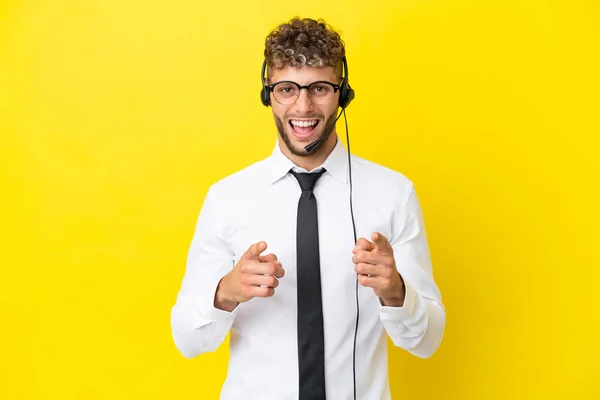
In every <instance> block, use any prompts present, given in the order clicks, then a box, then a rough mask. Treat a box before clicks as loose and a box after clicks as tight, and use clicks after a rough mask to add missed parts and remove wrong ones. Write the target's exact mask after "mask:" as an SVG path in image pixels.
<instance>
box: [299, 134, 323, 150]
mask: <svg viewBox="0 0 600 400" xmlns="http://www.w3.org/2000/svg"><path fill="white" fill-rule="evenodd" d="M323 137H324V136H321V137H320V138H318V139H317V140H315V141H314V142H312V143H311V144H309V145H306V146H304V150H306V151H307V152H308V153H310V152H311V151H312V149H314V148H315V147H316V146H317V145H318V144H319V143H321V142H322V141H323Z"/></svg>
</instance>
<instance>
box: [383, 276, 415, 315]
mask: <svg viewBox="0 0 600 400" xmlns="http://www.w3.org/2000/svg"><path fill="white" fill-rule="evenodd" d="M404 288H405V290H406V293H405V295H404V304H403V305H402V307H391V306H384V305H382V304H381V299H379V315H380V317H381V320H382V321H383V322H385V321H393V322H402V321H410V320H412V319H414V317H415V310H416V309H417V305H418V303H419V296H418V295H417V292H416V291H415V290H414V289H413V287H412V286H410V285H409V284H408V283H406V282H404Z"/></svg>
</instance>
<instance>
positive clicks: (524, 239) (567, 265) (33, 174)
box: [0, 0, 600, 400]
mask: <svg viewBox="0 0 600 400" xmlns="http://www.w3.org/2000/svg"><path fill="white" fill-rule="evenodd" d="M293 4H296V5H293ZM296 14H298V15H301V16H312V17H323V18H325V19H326V20H327V21H328V22H330V23H331V24H332V25H333V26H334V27H336V28H338V29H339V30H340V32H341V33H342V35H343V39H344V40H345V42H346V45H347V52H348V61H349V67H350V81H351V83H352V86H353V87H354V89H355V90H356V92H357V97H356V99H355V101H354V103H353V104H352V105H351V106H350V107H349V108H348V113H347V114H348V123H349V127H350V137H351V148H352V150H353V151H354V152H355V153H356V154H358V155H360V156H363V157H366V158H369V159H371V160H373V161H376V162H379V163H381V164H384V165H386V166H389V167H392V168H395V169H397V170H399V171H401V172H403V173H404V174H405V175H407V176H408V177H409V178H410V179H412V180H413V181H414V182H415V184H416V187H417V191H418V193H419V196H420V199H421V202H422V206H423V209H424V213H425V218H426V224H427V229H428V235H429V240H430V245H431V254H432V258H433V261H434V272H435V276H436V280H437V282H438V284H439V286H440V289H441V291H442V295H443V300H444V303H445V305H446V308H447V316H448V323H447V329H446V332H445V336H444V340H443V343H442V345H441V348H440V349H439V351H438V352H437V353H436V354H435V355H434V356H433V357H432V358H431V359H428V360H421V359H418V358H416V357H413V356H410V355H408V354H407V353H406V352H404V351H402V350H400V349H396V348H392V349H391V351H390V380H391V386H392V390H393V394H394V396H395V398H398V399H417V398H419V399H505V398H518V399H567V398H568V399H600V363H599V361H600V360H599V356H600V344H599V340H598V338H600V332H599V323H600V313H599V312H598V305H599V301H598V295H597V293H598V292H599V288H598V285H599V281H600V279H599V278H600V265H599V261H600V260H599V257H598V247H597V246H598V243H597V242H598V239H599V236H600V235H598V226H599V223H600V218H598V217H599V212H598V204H600V201H599V200H600V199H599V198H598V189H597V186H598V184H599V183H600V179H598V173H599V172H600V168H599V162H598V150H599V146H598V144H599V141H598V135H600V122H599V119H600V118H599V105H600V104H599V100H598V96H599V93H600V79H599V75H600V60H599V56H598V54H599V53H600V28H599V26H600V23H599V22H598V21H600V5H599V3H598V2H597V1H593V0H588V1H575V0H569V1H566V0H562V1H550V0H548V1H542V0H512V1H510V0H503V1H491V0H490V1H468V0H455V1H450V0H446V1H444V0H425V1H414V0H410V1H409V0H405V1H398V0H389V1H383V0H375V1H367V2H364V1H358V0H353V1H345V2H340V1H336V2H327V3H325V4H324V2H323V1H321V0H311V1H305V2H301V3H300V2H284V1H280V2H273V1H272V2H258V3H256V2H251V1H239V0H236V1H232V2H210V3H205V2H200V1H190V0H173V1H168V2H148V1H117V0H96V1H93V0H86V1H83V0H70V1H67V0H54V1H34V0H31V1H25V0H23V1H17V0H12V1H11V0H9V1H6V0H4V1H2V2H1V3H0V113H1V114H0V149H1V154H0V155H1V157H0V179H1V186H0V187H1V195H0V213H1V215H0V217H1V221H2V222H1V224H2V229H1V232H2V236H1V238H0V240H1V243H2V251H1V253H0V267H1V269H0V307H1V308H0V318H1V329H0V349H1V354H0V398H2V399H11V400H12V399H171V398H172V399H178V398H196V399H216V398H217V396H218V392H219V390H220V387H221V384H222V381H223V379H224V377H225V373H226V365H227V359H228V353H227V346H226V345H223V346H221V348H220V349H219V350H218V351H217V352H216V353H212V354H206V355H203V356H201V357H198V358H196V359H193V360H186V359H184V358H183V357H182V356H181V355H179V353H178V352H177V351H176V349H175V347H174V345H173V342H172V339H171V331H170V326H169V315H170V308H171V307H172V305H173V304H174V301H175V296H176V293H177V291H178V289H179V284H180V282H181V278H182V277H183V273H184V268H185V258H186V255H187V254H186V253H187V250H188V246H189V242H190V240H191V235H192V233H193V228H194V224H195V221H196V217H197V214H198V212H199V209H200V207H201V205H202V201H203V198H204V195H205V193H206V190H207V188H208V186H209V185H210V184H211V183H212V182H214V181H215V180H217V179H220V178H222V177H224V176H226V175H228V174H230V173H232V172H234V171H236V170H238V169H240V168H242V167H244V166H246V165H248V164H250V163H252V162H254V161H256V160H258V159H261V158H263V157H266V156H267V155H269V153H270V152H271V150H272V147H273V144H274V141H275V138H276V133H275V128H274V124H273V120H272V116H271V110H270V109H265V108H264V107H263V106H262V105H261V104H260V102H259V79H260V66H261V63H262V51H263V45H264V37H265V36H266V35H267V33H268V32H269V30H270V29H272V28H273V27H274V26H275V25H276V24H278V23H280V22H283V21H285V20H287V19H289V18H290V17H292V16H293V15H296ZM338 130H339V131H340V133H341V134H342V137H343V135H344V133H343V132H344V131H343V122H341V121H340V123H339V124H338ZM274 334H275V335H276V334H277V333H276V332H274Z"/></svg>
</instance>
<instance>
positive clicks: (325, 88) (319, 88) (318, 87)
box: [311, 83, 331, 96]
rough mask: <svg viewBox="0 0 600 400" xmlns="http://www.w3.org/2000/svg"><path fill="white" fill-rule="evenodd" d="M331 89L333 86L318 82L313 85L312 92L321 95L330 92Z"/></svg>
mask: <svg viewBox="0 0 600 400" xmlns="http://www.w3.org/2000/svg"><path fill="white" fill-rule="evenodd" d="M330 90H331V87H330V86H329V85H326V84H324V83H317V84H315V85H313V86H312V87H311V92H312V93H313V94H316V95H319V96H321V95H324V94H327V93H329V91H330Z"/></svg>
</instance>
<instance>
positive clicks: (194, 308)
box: [171, 186, 238, 358]
mask: <svg viewBox="0 0 600 400" xmlns="http://www.w3.org/2000/svg"><path fill="white" fill-rule="evenodd" d="M218 204H219V201H218V200H217V199H216V193H215V190H214V187H212V186H211V188H210V189H209V191H208V193H207V195H206V198H205V200H204V205H203V206H202V209H201V211H200V215H199V216H198V220H197V222H196V229H195V231H194V236H193V238H192V242H191V245H190V249H189V252H188V258H187V262H186V270H185V275H184V277H183V281H182V283H181V288H180V291H179V293H178V295H177V299H176V303H175V305H174V306H173V308H172V309H171V330H172V335H173V340H174V342H175V346H176V347H177V349H178V350H179V351H180V352H181V354H182V355H183V356H184V357H186V358H193V357H196V356H197V355H199V354H202V353H205V352H209V351H215V350H216V349H217V348H218V347H219V346H220V345H221V343H222V342H223V341H224V339H225V337H226V336H227V333H228V331H229V329H230V328H231V326H232V324H233V321H234V318H235V316H236V313H237V311H238V308H236V309H234V310H233V311H232V312H228V311H223V310H220V309H217V308H215V306H214V296H215V292H216V289H217V286H218V284H219V282H220V280H221V278H223V277H224V276H225V275H226V274H228V273H229V272H230V271H231V270H232V269H233V262H234V255H233V252H232V250H231V249H230V248H229V246H227V243H226V241H225V240H224V238H223V235H222V230H221V226H220V224H219V213H218V211H219V210H218V207H217V206H218Z"/></svg>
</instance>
